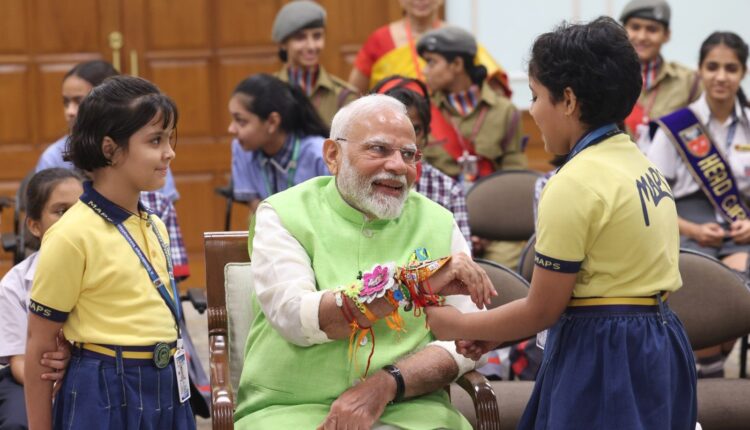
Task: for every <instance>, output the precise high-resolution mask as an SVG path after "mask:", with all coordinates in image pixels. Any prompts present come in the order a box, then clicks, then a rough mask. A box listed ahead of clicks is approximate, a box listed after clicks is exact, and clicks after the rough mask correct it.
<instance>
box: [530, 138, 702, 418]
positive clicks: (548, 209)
mask: <svg viewBox="0 0 750 430" xmlns="http://www.w3.org/2000/svg"><path fill="white" fill-rule="evenodd" d="M611 127H612V128H611V129H609V132H608V133H607V134H603V135H602V134H600V135H599V137H602V138H603V140H602V141H600V142H599V143H596V140H593V141H592V140H588V142H594V143H595V144H593V145H592V146H589V147H587V148H586V149H584V150H582V151H580V152H579V153H578V154H577V155H575V151H576V149H575V148H574V150H573V153H574V156H573V158H572V159H570V160H569V161H568V162H567V163H566V164H565V165H563V167H562V168H561V169H560V170H559V171H558V173H557V174H556V175H555V176H553V177H552V178H550V180H549V182H548V183H547V185H546V186H545V187H544V190H543V191H542V197H541V201H540V203H539V219H538V221H537V242H536V258H535V261H536V264H537V265H539V266H541V267H543V268H545V269H548V270H552V271H556V272H560V273H575V274H577V276H576V283H575V287H574V289H573V298H572V299H571V301H570V303H569V305H568V307H567V309H566V310H565V311H564V313H563V314H562V316H561V317H560V319H559V321H558V322H557V323H556V324H555V325H554V326H552V327H551V328H550V329H549V331H548V335H547V339H546V345H545V349H544V359H543V362H542V365H541V368H540V370H539V373H538V375H537V381H536V385H535V386H534V391H533V394H532V397H531V400H530V401H529V404H528V406H527V409H526V411H525V413H524V415H523V418H522V420H521V424H520V425H519V428H521V429H546V428H555V429H580V428H607V429H628V430H632V429H667V428H669V429H688V428H689V429H692V428H694V427H695V422H696V413H697V412H696V411H697V408H696V385H695V384H696V379H695V363H694V361H693V355H692V351H691V348H690V343H689V342H688V339H687V337H686V335H685V332H684V330H683V328H682V325H681V323H680V322H679V320H678V319H677V317H676V316H675V315H674V314H673V313H672V312H671V311H670V310H669V308H668V306H667V303H666V301H665V300H666V299H665V298H662V295H663V294H665V293H667V292H670V291H675V290H677V289H678V288H680V286H681V278H680V273H679V268H678V261H679V234H678V227H677V215H676V210H675V204H674V200H673V198H672V194H671V191H670V189H669V186H668V185H667V183H666V180H664V179H663V177H662V176H661V174H660V173H659V172H658V171H657V170H656V168H655V167H654V166H653V165H652V164H651V163H650V162H649V161H648V160H647V159H646V157H645V156H644V155H643V154H641V153H640V151H639V150H638V148H637V147H636V146H635V145H634V144H633V142H632V141H631V140H630V138H629V137H628V136H627V135H626V134H622V133H619V134H615V133H616V127H615V126H614V125H611ZM590 136H591V137H595V136H596V135H595V134H591V135H590ZM579 143H581V142H579ZM583 143H587V141H586V139H584V140H583Z"/></svg>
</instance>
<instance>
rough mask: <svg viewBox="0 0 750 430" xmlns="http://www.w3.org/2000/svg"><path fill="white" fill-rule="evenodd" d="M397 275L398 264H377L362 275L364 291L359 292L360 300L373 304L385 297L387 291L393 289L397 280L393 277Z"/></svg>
mask: <svg viewBox="0 0 750 430" xmlns="http://www.w3.org/2000/svg"><path fill="white" fill-rule="evenodd" d="M395 273H396V263H385V264H376V265H374V266H373V267H372V269H370V271H369V272H365V274H364V275H362V290H361V291H360V292H359V298H360V300H361V301H363V302H366V303H372V301H373V300H375V299H377V298H379V297H383V296H384V295H385V293H386V291H388V290H390V289H392V288H393V286H394V285H395V282H396V281H395V280H394V278H393V275H395Z"/></svg>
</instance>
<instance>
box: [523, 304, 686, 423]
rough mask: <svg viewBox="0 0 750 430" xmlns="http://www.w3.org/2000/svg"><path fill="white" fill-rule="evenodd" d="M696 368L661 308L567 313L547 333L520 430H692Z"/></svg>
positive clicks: (676, 323) (673, 320)
mask: <svg viewBox="0 0 750 430" xmlns="http://www.w3.org/2000/svg"><path fill="white" fill-rule="evenodd" d="M696 417H697V401H696V377H695V362H694V360H693V353H692V350H691V348H690V342H689V341H688V339H687V336H686V335H685V330H684V329H683V327H682V323H681V322H680V320H679V319H678V318H677V316H676V315H675V314H674V313H672V311H671V310H670V309H669V308H668V307H667V306H666V304H663V305H661V306H633V305H627V306H626V305H608V306H582V307H569V308H568V309H567V310H566V311H565V313H564V314H563V315H562V317H561V318H560V320H559V321H558V322H557V323H556V324H555V325H554V326H553V327H552V328H551V329H550V330H549V334H548V337H547V344H546V347H545V350H544V359H543V361H542V365H541V368H540V369H539V374H538V375H537V379H536V384H535V385H534V391H533V393H532V395H531V399H530V400H529V404H528V406H527V407H526V411H525V412H524V414H523V417H522V418H521V422H520V424H519V426H518V428H519V429H603V428H606V429H623V430H638V429H655V430H656V429H658V430H663V429H685V430H688V429H689V430H693V429H695V422H696Z"/></svg>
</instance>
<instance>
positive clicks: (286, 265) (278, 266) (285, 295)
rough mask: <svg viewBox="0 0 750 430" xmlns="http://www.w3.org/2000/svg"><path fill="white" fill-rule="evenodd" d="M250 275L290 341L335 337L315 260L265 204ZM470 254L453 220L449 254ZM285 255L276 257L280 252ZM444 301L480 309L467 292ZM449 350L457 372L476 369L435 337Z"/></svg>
mask: <svg viewBox="0 0 750 430" xmlns="http://www.w3.org/2000/svg"><path fill="white" fill-rule="evenodd" d="M255 231H256V232H262V234H256V235H255V238H254V240H253V264H252V269H251V270H252V274H253V281H254V290H255V293H256V297H257V299H258V302H259V304H260V307H261V309H263V313H264V314H265V316H266V318H267V319H268V322H269V323H270V324H271V326H272V327H273V328H274V329H276V330H277V331H278V332H279V334H280V335H281V336H282V337H284V339H286V340H287V341H289V342H291V343H293V344H295V345H299V346H312V345H316V344H322V343H326V342H331V341H332V339H329V338H328V336H327V335H326V334H325V332H324V331H322V330H321V329H320V324H319V323H320V320H319V319H318V309H319V308H320V300H321V298H322V297H323V294H325V292H326V291H327V290H322V291H318V290H317V289H316V287H315V273H314V272H313V268H312V262H311V261H310V258H309V256H308V255H307V253H306V252H305V249H304V248H303V247H302V245H301V244H300V243H299V242H298V241H297V240H296V239H295V238H294V237H293V236H292V235H291V233H289V231H288V230H287V229H286V228H284V226H283V225H282V224H281V219H280V218H279V216H278V214H277V213H276V211H275V210H274V209H273V207H271V205H269V204H268V203H262V204H261V205H260V206H259V207H258V211H257V212H256V214H255ZM459 252H462V253H464V254H467V255H471V253H470V250H469V245H468V244H467V243H466V240H465V239H464V237H463V235H462V234H461V230H460V229H459V228H458V225H457V224H456V222H455V220H454V222H453V232H452V242H451V253H453V254H455V253H459ZM282 254H283V255H284V258H283V259H281V258H278V257H279V255H282ZM446 303H447V304H449V305H452V306H454V307H456V308H457V309H459V310H461V311H462V312H464V313H469V312H476V311H479V309H477V307H476V306H475V305H474V303H473V302H472V301H471V299H470V298H469V297H468V296H450V297H447V299H446ZM430 345H436V346H439V347H441V348H443V349H445V350H446V351H448V353H450V354H451V356H452V357H453V359H454V360H455V361H456V364H457V365H458V369H459V372H458V374H459V375H462V374H464V373H466V372H468V371H469V370H472V369H474V367H475V362H474V361H473V360H470V359H468V358H466V357H464V356H463V355H461V354H459V353H457V352H456V347H455V344H454V343H453V342H445V341H435V342H432V343H430Z"/></svg>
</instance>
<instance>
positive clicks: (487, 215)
mask: <svg viewBox="0 0 750 430" xmlns="http://www.w3.org/2000/svg"><path fill="white" fill-rule="evenodd" d="M538 178H539V173H537V172H534V171H531V170H503V171H499V172H495V173H493V174H491V175H489V176H486V177H484V178H482V179H481V180H479V181H477V182H476V183H475V184H474V186H473V187H471V189H470V190H469V191H468V193H467V194H466V208H467V210H468V213H469V227H470V228H471V233H472V234H475V235H477V236H480V237H483V238H487V239H491V240H505V241H514V240H528V239H529V238H530V237H531V235H532V234H534V185H535V184H536V180H537V179H538Z"/></svg>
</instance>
